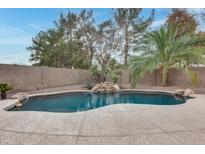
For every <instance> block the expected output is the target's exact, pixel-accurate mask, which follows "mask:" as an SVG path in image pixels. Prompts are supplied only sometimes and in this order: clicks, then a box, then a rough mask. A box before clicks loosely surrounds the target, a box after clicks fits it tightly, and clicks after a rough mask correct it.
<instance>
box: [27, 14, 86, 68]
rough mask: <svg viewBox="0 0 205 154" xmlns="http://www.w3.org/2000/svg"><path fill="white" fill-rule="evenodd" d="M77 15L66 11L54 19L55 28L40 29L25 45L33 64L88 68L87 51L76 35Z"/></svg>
mask: <svg viewBox="0 0 205 154" xmlns="http://www.w3.org/2000/svg"><path fill="white" fill-rule="evenodd" d="M77 21H78V20H77V15H76V14H73V13H71V12H68V14H66V15H62V14H61V15H60V18H59V20H58V21H55V28H53V29H48V30H47V31H41V32H39V33H38V34H37V36H36V37H35V38H33V39H32V42H33V44H32V45H31V46H29V47H27V50H29V51H30V52H31V55H30V61H33V62H35V65H39V66H42V65H43V66H50V67H65V68H71V67H74V68H88V67H89V57H88V52H87V51H86V50H84V49H83V43H82V42H81V41H80V38H79V37H78V35H77V31H78V28H77Z"/></svg>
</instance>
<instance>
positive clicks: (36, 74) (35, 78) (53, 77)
mask: <svg viewBox="0 0 205 154" xmlns="http://www.w3.org/2000/svg"><path fill="white" fill-rule="evenodd" d="M192 69H193V70H195V71H196V72H197V74H198V76H199V85H198V87H200V88H203V87H205V67H195V68H192ZM129 79H130V76H129V71H128V70H123V71H122V74H121V75H120V78H119V81H118V84H120V85H129V84H130V83H129ZM93 82H94V81H93V77H92V74H91V72H90V71H89V70H83V69H66V68H51V67H37V66H22V65H8V64H0V83H9V84H11V85H12V86H13V87H14V89H15V90H36V89H37V87H38V86H39V85H41V86H42V87H43V88H51V87H59V86H66V85H73V84H89V83H93ZM139 84H140V85H144V86H159V85H161V71H160V70H155V71H153V72H152V73H147V74H145V76H144V77H143V79H141V80H140V82H139ZM168 85H169V86H178V87H180V86H182V87H190V86H191V82H190V80H189V79H188V78H187V76H186V74H185V72H184V71H182V70H180V69H171V70H170V71H169V77H168Z"/></svg>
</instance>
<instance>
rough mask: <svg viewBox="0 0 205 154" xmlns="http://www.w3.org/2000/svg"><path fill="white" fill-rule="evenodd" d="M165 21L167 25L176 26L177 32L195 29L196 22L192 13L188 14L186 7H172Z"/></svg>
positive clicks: (191, 31) (181, 33) (180, 33)
mask: <svg viewBox="0 0 205 154" xmlns="http://www.w3.org/2000/svg"><path fill="white" fill-rule="evenodd" d="M166 23H167V24H168V25H169V26H173V27H176V26H178V34H177V35H183V33H186V32H189V33H193V32H195V31H196V28H197V26H198V23H197V21H196V19H195V16H194V15H193V14H190V13H189V12H188V11H187V10H186V9H172V12H171V14H170V15H169V16H168V19H167V21H166Z"/></svg>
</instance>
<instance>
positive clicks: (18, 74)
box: [0, 64, 92, 90]
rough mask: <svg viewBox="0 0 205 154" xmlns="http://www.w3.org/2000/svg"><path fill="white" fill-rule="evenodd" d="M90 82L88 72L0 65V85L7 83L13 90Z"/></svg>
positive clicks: (90, 78)
mask: <svg viewBox="0 0 205 154" xmlns="http://www.w3.org/2000/svg"><path fill="white" fill-rule="evenodd" d="M90 82H92V77H91V73H90V71H88V70H81V69H64V68H50V67H33V66H21V65H6V64H0V83H9V84H11V85H12V86H13V87H14V89H15V90H36V88H37V86H38V85H42V86H43V87H44V88H49V87H58V86H65V85H71V84H84V83H90Z"/></svg>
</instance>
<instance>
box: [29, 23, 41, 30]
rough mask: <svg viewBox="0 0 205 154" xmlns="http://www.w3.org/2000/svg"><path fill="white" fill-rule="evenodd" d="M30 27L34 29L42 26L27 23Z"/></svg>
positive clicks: (39, 28)
mask: <svg viewBox="0 0 205 154" xmlns="http://www.w3.org/2000/svg"><path fill="white" fill-rule="evenodd" d="M29 26H30V27H32V28H34V29H36V30H42V28H41V27H40V26H39V25H36V24H32V23H31V24H29Z"/></svg>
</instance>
